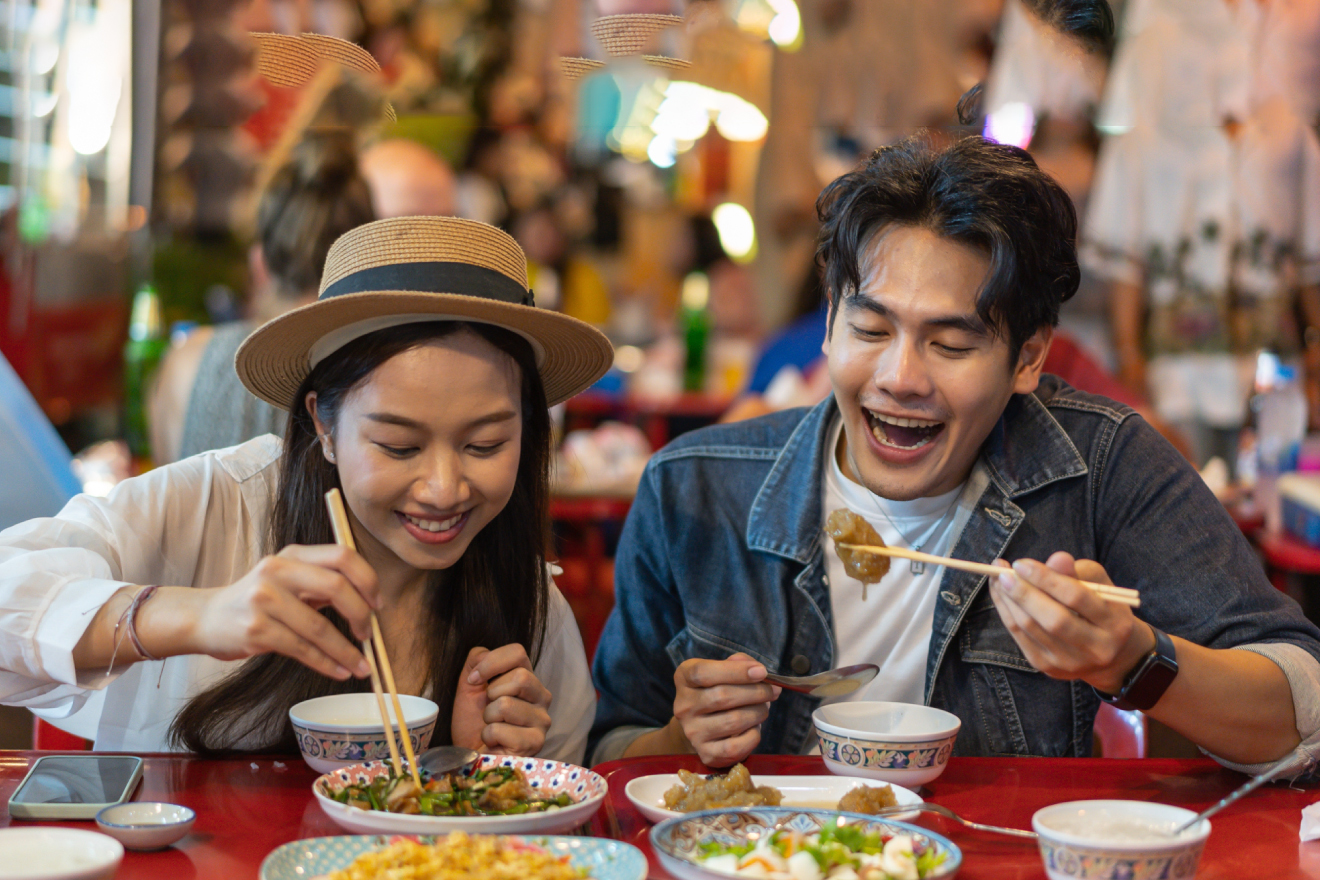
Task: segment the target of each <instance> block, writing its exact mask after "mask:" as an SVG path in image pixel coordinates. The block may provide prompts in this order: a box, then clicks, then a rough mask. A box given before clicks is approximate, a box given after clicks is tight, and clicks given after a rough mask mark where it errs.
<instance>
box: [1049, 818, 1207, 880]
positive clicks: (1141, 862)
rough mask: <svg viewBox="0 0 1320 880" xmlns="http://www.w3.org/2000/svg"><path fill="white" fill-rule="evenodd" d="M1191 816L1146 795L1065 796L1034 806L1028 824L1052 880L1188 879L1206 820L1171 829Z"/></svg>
mask: <svg viewBox="0 0 1320 880" xmlns="http://www.w3.org/2000/svg"><path fill="white" fill-rule="evenodd" d="M1195 816H1196V814H1195V813H1193V812H1192V811H1191V810H1184V809H1183V808H1182V807H1171V806H1169V805H1168V804H1155V803H1147V802H1146V801H1114V800H1106V801H1100V800H1096V801H1068V802H1067V803H1062V804H1054V805H1053V806H1050V807H1045V808H1044V809H1041V810H1037V811H1036V814H1035V815H1034V816H1032V817H1031V827H1032V828H1034V829H1035V831H1036V833H1037V834H1038V835H1040V841H1039V842H1040V856H1041V859H1042V860H1043V861H1044V862H1045V873H1046V874H1048V875H1049V877H1050V880H1083V878H1085V880H1130V878H1133V877H1160V878H1163V880H1191V878H1192V877H1194V876H1195V875H1196V865H1197V863H1198V862H1199V861H1200V860H1201V851H1202V850H1204V849H1205V841H1206V838H1207V837H1209V836H1210V820H1208V819H1202V820H1200V821H1199V822H1197V823H1196V824H1195V825H1193V826H1192V827H1191V828H1188V829H1187V830H1186V831H1182V832H1179V833H1177V834H1174V831H1175V830H1176V829H1177V828H1179V827H1180V826H1182V825H1184V824H1186V823H1187V822H1188V821H1189V820H1190V819H1192V818H1194V817H1195Z"/></svg>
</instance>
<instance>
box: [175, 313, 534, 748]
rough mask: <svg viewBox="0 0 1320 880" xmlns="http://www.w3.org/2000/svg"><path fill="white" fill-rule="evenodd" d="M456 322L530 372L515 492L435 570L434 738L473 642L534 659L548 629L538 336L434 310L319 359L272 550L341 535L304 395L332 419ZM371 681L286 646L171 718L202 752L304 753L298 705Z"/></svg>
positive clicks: (295, 433)
mask: <svg viewBox="0 0 1320 880" xmlns="http://www.w3.org/2000/svg"><path fill="white" fill-rule="evenodd" d="M458 332H470V333H474V334H476V335H477V336H479V337H481V338H482V339H484V340H485V341H487V342H489V343H490V344H491V345H493V346H494V347H495V348H498V349H499V350H500V351H502V352H504V353H506V354H508V355H509V356H510V357H511V358H513V360H514V361H515V362H516V363H517V365H518V368H519V372H520V373H521V374H522V378H521V384H522V392H521V398H522V450H521V455H520V457H519V459H518V475H517V482H516V483H515V485H514V489H513V495H512V496H511V497H510V498H509V503H508V504H506V505H505V506H504V509H503V510H501V511H500V512H499V513H498V514H497V515H496V516H495V518H494V519H492V520H491V521H490V523H489V524H488V525H487V526H486V527H485V528H484V529H482V530H481V531H480V532H479V533H478V534H477V535H476V537H474V538H473V539H472V543H471V544H470V545H469V546H468V549H467V551H466V552H465V553H464V554H463V556H462V557H461V558H460V559H459V561H458V562H457V563H455V564H454V565H453V566H452V567H451V568H449V569H446V570H444V571H435V572H432V573H431V574H430V576H429V583H428V585H427V598H426V602H427V605H426V616H425V617H424V619H423V620H422V622H421V625H422V626H423V627H424V629H425V632H426V637H425V638H424V639H423V640H422V642H421V644H424V645H425V646H426V649H427V650H428V651H429V653H430V656H429V658H428V661H429V662H428V667H429V672H428V675H427V684H428V685H429V686H430V689H431V694H430V695H431V699H433V700H435V702H436V703H437V704H438V705H439V706H440V717H439V719H438V720H437V722H436V727H435V734H434V736H433V738H432V743H433V744H436V745H439V744H448V743H449V740H450V732H449V729H450V716H451V713H452V710H453V702H454V693H455V690H456V687H457V684H458V676H459V673H460V672H461V671H462V668H463V664H464V662H465V661H466V659H467V655H468V652H469V651H470V650H471V649H472V648H474V647H476V646H477V645H484V646H486V647H488V648H495V647H498V646H500V645H507V644H513V643H517V644H521V645H523V646H524V647H525V648H526V649H527V652H528V654H529V656H531V658H532V662H533V664H535V662H536V658H537V655H538V654H539V652H540V648H541V642H542V638H543V636H544V633H545V626H546V614H547V604H548V599H549V581H548V579H547V577H546V573H545V536H546V535H547V534H548V529H547V518H548V495H549V489H548V481H549V467H550V417H549V413H548V411H547V408H546V401H545V390H544V388H543V386H542V384H541V377H540V374H539V373H538V372H537V370H536V360H535V357H534V355H533V353H532V348H531V345H530V344H529V343H528V342H527V341H526V340H525V339H523V338H522V337H521V336H519V335H517V334H516V333H513V332H511V331H509V330H505V329H503V328H501V327H495V326H492V325H489V324H480V323H475V322H474V323H468V322H456V321H435V322H426V323H418V324H405V325H402V326H399V327H390V328H386V329H384V330H378V331H376V332H375V333H371V334H368V335H366V336H363V337H361V338H359V339H356V340H354V341H352V342H350V343H348V344H347V345H345V346H344V347H343V348H341V349H339V350H338V351H336V352H335V353H334V354H332V355H330V356H329V357H327V358H326V359H325V360H323V361H322V362H321V363H319V364H317V365H316V367H315V368H314V369H313V370H312V372H311V374H310V375H309V376H308V377H307V379H306V380H305V381H304V382H303V383H302V387H301V388H299V389H298V394H297V396H296V397H295V398H294V403H293V406H292V407H291V409H290V415H289V426H288V429H287V430H286V431H285V437H284V455H283V457H282V458H281V461H280V480H279V489H278V491H277V494H276V497H275V503H274V506H273V509H272V511H271V518H270V533H269V536H268V542H269V544H268V548H267V549H268V552H275V551H278V550H279V549H280V548H282V547H285V546H288V545H289V544H333V543H334V534H333V532H332V530H331V528H330V518H329V515H328V514H327V513H326V507H325V493H326V492H327V491H329V490H330V489H332V488H334V487H337V486H339V473H338V470H337V469H336V467H335V466H334V465H333V464H331V463H329V462H328V461H326V460H325V457H324V456H323V455H322V454H321V448H320V444H319V443H318V442H317V438H316V426H315V424H314V423H313V421H312V417H311V415H310V414H309V413H308V412H307V408H306V407H305V406H304V405H303V401H304V400H305V399H306V397H307V394H308V392H311V391H315V392H316V395H317V415H318V416H319V417H320V418H321V421H322V422H323V423H324V424H327V425H334V424H336V420H337V417H338V415H339V409H340V406H341V405H342V404H343V402H344V399H345V397H346V396H347V395H348V393H349V392H350V391H352V390H353V389H354V388H355V387H357V386H358V385H359V384H360V383H362V382H363V381H364V380H365V379H366V378H367V376H369V375H370V374H371V372H372V371H373V370H375V369H376V368H377V367H378V366H380V365H381V364H383V363H384V362H385V361H387V360H389V359H390V358H392V357H394V356H395V355H397V354H400V353H402V352H404V351H407V350H409V349H411V348H415V347H416V346H418V345H421V344H423V343H425V342H429V341H431V340H435V339H441V338H444V337H446V336H450V335H453V334H454V333H458ZM437 398H438V399H437V401H436V405H437V406H443V392H439V393H438V394H437ZM321 613H322V614H324V615H325V616H326V617H327V618H329V619H330V620H331V621H332V622H333V623H334V624H335V625H336V626H337V627H338V628H339V631H340V632H342V633H343V634H344V635H345V636H346V637H347V638H348V639H349V641H350V642H351V641H353V640H354V639H353V635H352V633H351V631H350V629H349V627H348V624H347V623H346V622H345V621H344V619H343V618H341V617H340V616H339V614H338V613H336V612H335V611H334V610H332V609H330V608H326V609H323V610H322V611H321ZM367 689H368V684H367V682H365V681H363V680H361V679H353V678H350V679H348V680H347V681H343V682H340V681H335V680H334V679H330V678H326V677H325V676H323V675H321V674H320V673H318V672H315V671H313V670H311V669H309V668H308V667H306V666H303V665H302V664H301V663H299V662H297V661H296V660H293V659H290V658H288V657H285V656H283V655H280V654H263V655H261V656H259V657H253V658H251V659H250V660H248V661H247V662H245V663H244V664H243V665H242V666H241V667H239V669H238V670H236V671H235V672H234V673H233V674H232V675H230V676H228V677H227V678H225V679H224V680H223V681H221V682H219V683H218V684H216V685H215V686H214V687H212V688H210V689H208V690H206V691H203V692H202V693H200V694H198V695H197V696H195V697H193V698H192V699H191V700H189V701H188V704H187V705H186V706H185V707H184V708H183V711H181V712H180V713H179V714H178V716H177V717H176V718H175V719H174V724H173V725H172V726H171V728H170V737H171V741H172V742H173V743H174V744H175V745H176V746H182V747H183V748H186V749H188V750H189V751H192V752H196V753H198V754H202V755H222V754H233V753H236V752H267V753H269V752H296V751H297V750H298V749H297V743H296V741H295V739H294V736H293V728H292V726H291V725H290V723H289V707H291V706H293V705H294V704H295V703H298V702H300V701H302V700H307V699H311V698H312V697H322V696H326V695H328V694H339V693H349V692H356V691H365V690H367Z"/></svg>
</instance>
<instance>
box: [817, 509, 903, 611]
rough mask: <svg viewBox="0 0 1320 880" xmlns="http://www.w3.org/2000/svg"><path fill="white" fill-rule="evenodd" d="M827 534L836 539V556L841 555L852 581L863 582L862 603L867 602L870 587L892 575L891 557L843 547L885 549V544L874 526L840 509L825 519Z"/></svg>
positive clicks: (840, 558)
mask: <svg viewBox="0 0 1320 880" xmlns="http://www.w3.org/2000/svg"><path fill="white" fill-rule="evenodd" d="M825 532H826V534H828V535H829V536H830V537H831V538H833V539H834V552H836V553H838V554H839V561H840V562H842V563H843V570H844V571H846V572H847V573H848V576H849V577H852V578H856V579H857V580H859V581H861V582H862V599H863V600H865V599H866V585H867V584H875V583H879V582H880V579H881V578H883V577H884V576H885V575H887V574H889V557H888V556H881V555H880V554H878V553H866V552H864V551H861V550H849V549H848V548H847V547H840V546H839V545H840V544H863V545H868V546H871V547H883V546H885V542H884V541H883V540H882V539H881V537H880V535H879V534H878V533H877V532H876V530H875V529H874V528H872V527H871V524H870V523H869V522H867V521H866V520H864V519H862V518H861V517H860V516H858V515H857V514H855V513H853V512H852V511H851V510H846V509H843V508H840V509H839V510H835V511H833V512H831V513H830V515H829V516H828V517H826V518H825Z"/></svg>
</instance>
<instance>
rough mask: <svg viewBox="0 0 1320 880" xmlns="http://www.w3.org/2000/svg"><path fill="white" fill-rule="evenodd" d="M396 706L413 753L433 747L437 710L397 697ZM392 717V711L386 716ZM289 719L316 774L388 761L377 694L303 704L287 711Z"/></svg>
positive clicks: (338, 696)
mask: <svg viewBox="0 0 1320 880" xmlns="http://www.w3.org/2000/svg"><path fill="white" fill-rule="evenodd" d="M399 703H400V704H401V705H402V706H403V718H404V721H405V722H406V723H407V725H408V740H409V742H410V744H411V745H412V747H413V752H414V753H417V752H420V751H422V750H423V749H425V748H426V747H427V746H428V745H430V743H431V734H432V733H433V732H434V731H435V722H436V718H437V717H438V716H439V714H440V707H439V706H437V705H436V704H435V703H433V702H431V701H430V700H427V699H425V698H423V697H414V696H409V695H407V694H400V695H399ZM393 715H394V712H393V710H392V709H391V710H390V717H393ZM289 719H290V721H291V722H292V724H293V733H294V736H295V737H297V740H298V750H299V751H300V752H302V756H303V760H304V761H306V762H307V764H308V766H310V767H311V768H312V769H313V770H315V771H317V772H318V773H331V772H334V771H335V770H338V769H340V768H341V767H348V766H351V765H353V764H360V763H363V762H364V761H381V760H387V759H388V758H389V756H390V749H389V744H388V742H387V741H386V739H385V726H384V725H383V724H381V721H380V709H379V708H378V707H377V705H376V696H375V694H336V695H334V696H330V697H317V698H316V699H314V700H304V701H303V702H301V703H298V704H297V705H295V706H294V707H293V708H291V709H290V710H289Z"/></svg>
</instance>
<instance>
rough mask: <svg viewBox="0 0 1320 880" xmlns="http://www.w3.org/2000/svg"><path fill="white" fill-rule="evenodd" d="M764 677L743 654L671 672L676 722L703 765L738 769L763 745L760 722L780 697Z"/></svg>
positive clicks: (687, 662) (696, 662)
mask: <svg viewBox="0 0 1320 880" xmlns="http://www.w3.org/2000/svg"><path fill="white" fill-rule="evenodd" d="M765 675H766V668H765V667H764V666H763V665H761V664H760V663H758V662H757V661H756V660H753V659H752V658H751V657H749V656H747V655H746V654H734V655H733V656H731V657H730V658H729V659H727V660H685V661H684V662H683V663H682V664H681V665H680V666H679V667H678V669H676V670H675V671H674V686H675V687H676V689H677V694H676V695H675V697H674V717H675V718H676V719H677V720H678V723H679V724H680V725H681V726H682V728H683V735H684V736H685V737H687V740H688V742H689V743H691V744H692V748H693V749H694V750H695V751H696V753H697V755H698V756H699V757H700V758H701V761H702V763H703V764H706V765H707V766H709V767H728V766H730V765H732V764H736V763H738V762H739V761H741V760H742V759H743V758H746V757H747V756H748V755H750V754H751V753H752V751H753V750H754V749H755V748H756V745H757V743H759V742H760V741H761V722H763V721H765V719H766V716H768V715H769V714H770V703H771V702H773V701H774V700H776V699H778V698H779V692H780V689H779V688H778V687H775V686H773V685H769V684H765V682H764V679H765Z"/></svg>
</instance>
